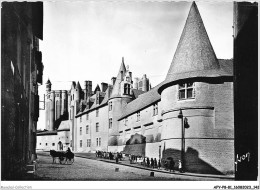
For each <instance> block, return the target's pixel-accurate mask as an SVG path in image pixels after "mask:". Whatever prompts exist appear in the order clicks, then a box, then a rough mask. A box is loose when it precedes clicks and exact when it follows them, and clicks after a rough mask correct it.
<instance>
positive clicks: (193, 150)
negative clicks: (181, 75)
mask: <svg viewBox="0 0 260 190" xmlns="http://www.w3.org/2000/svg"><path fill="white" fill-rule="evenodd" d="M232 89H233V83H231V82H224V83H219V84H210V83H205V82H196V83H195V98H194V99H187V100H178V85H173V86H170V87H168V88H166V89H164V90H163V91H162V94H161V101H162V109H163V114H162V115H163V126H162V134H161V140H162V141H161V142H162V144H163V145H164V146H165V147H164V149H163V150H164V151H163V152H162V155H163V158H166V157H173V158H174V160H180V159H181V142H182V123H181V119H180V118H178V114H179V112H180V109H182V113H183V117H186V118H187V119H188V123H189V128H187V129H185V134H184V142H185V150H184V151H185V158H184V160H185V166H186V170H187V171H190V172H199V173H215V174H233V172H234V121H233V120H234V119H233V101H232V97H233V91H232ZM221 147H222V148H221ZM223 147H225V148H223ZM220 152H221V154H220Z"/></svg>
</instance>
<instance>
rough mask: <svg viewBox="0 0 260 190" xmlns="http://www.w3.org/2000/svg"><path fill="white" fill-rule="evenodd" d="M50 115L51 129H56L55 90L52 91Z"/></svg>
mask: <svg viewBox="0 0 260 190" xmlns="http://www.w3.org/2000/svg"><path fill="white" fill-rule="evenodd" d="M49 103H50V104H49V105H50V116H49V118H50V119H49V120H50V121H49V130H50V131H53V130H54V122H55V91H50V102H49Z"/></svg>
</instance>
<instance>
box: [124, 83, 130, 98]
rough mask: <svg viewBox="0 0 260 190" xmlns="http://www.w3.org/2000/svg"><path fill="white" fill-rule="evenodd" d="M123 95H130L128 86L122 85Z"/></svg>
mask: <svg viewBox="0 0 260 190" xmlns="http://www.w3.org/2000/svg"><path fill="white" fill-rule="evenodd" d="M124 94H128V95H130V84H124Z"/></svg>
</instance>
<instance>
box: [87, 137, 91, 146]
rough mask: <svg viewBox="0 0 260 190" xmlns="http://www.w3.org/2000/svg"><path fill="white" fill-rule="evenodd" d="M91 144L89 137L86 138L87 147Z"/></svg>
mask: <svg viewBox="0 0 260 190" xmlns="http://www.w3.org/2000/svg"><path fill="white" fill-rule="evenodd" d="M90 146H91V139H87V147H90Z"/></svg>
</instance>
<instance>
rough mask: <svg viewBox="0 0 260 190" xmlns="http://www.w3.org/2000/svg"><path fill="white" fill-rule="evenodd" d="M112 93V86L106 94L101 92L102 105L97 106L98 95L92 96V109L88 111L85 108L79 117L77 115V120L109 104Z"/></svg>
mask: <svg viewBox="0 0 260 190" xmlns="http://www.w3.org/2000/svg"><path fill="white" fill-rule="evenodd" d="M111 91H112V87H111V86H108V88H107V90H106V91H105V92H99V93H100V99H101V102H100V104H97V103H96V94H94V95H92V96H91V97H90V98H89V100H90V101H91V102H92V104H91V105H90V108H89V109H87V108H85V110H84V111H83V112H79V113H78V114H77V115H76V118H77V117H79V116H81V115H84V114H85V113H88V112H90V111H92V110H95V109H97V108H99V107H102V106H104V105H106V104H107V102H108V99H109V94H110V93H111Z"/></svg>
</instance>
